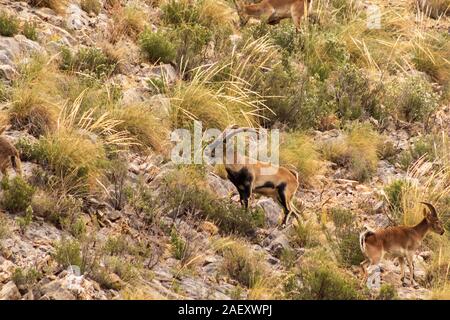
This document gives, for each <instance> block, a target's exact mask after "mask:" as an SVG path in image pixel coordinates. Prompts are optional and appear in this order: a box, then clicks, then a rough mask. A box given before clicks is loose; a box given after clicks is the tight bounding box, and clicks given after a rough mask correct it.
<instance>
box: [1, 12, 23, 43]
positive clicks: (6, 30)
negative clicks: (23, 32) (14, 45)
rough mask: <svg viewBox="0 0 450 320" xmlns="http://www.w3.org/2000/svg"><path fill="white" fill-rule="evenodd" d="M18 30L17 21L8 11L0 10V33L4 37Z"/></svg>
mask: <svg viewBox="0 0 450 320" xmlns="http://www.w3.org/2000/svg"><path fill="white" fill-rule="evenodd" d="M18 32H19V21H18V19H17V18H16V17H15V16H13V15H9V14H8V13H6V12H4V11H1V12H0V35H2V36H4V37H12V36H14V35H15V34H17V33H18Z"/></svg>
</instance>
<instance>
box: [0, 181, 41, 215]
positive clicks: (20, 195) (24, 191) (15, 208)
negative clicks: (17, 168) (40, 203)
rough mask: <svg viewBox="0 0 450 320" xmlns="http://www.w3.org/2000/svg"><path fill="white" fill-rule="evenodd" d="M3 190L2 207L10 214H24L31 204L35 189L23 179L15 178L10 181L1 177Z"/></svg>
mask: <svg viewBox="0 0 450 320" xmlns="http://www.w3.org/2000/svg"><path fill="white" fill-rule="evenodd" d="M1 187H2V190H3V198H2V201H1V204H2V207H3V208H4V209H5V210H7V211H9V212H10V213H19V212H24V211H25V210H26V209H27V208H28V206H29V205H30V204H31V199H32V197H33V194H34V192H35V189H34V188H33V187H32V186H31V185H29V184H28V183H27V182H26V181H25V180H24V179H23V178H21V177H15V178H13V179H12V180H11V181H9V180H8V178H7V177H3V180H2V182H1Z"/></svg>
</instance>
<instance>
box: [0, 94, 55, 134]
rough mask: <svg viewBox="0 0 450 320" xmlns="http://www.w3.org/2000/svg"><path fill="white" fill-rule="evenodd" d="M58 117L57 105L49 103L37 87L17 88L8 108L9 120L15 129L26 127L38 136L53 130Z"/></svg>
mask: <svg viewBox="0 0 450 320" xmlns="http://www.w3.org/2000/svg"><path fill="white" fill-rule="evenodd" d="M57 117H58V106H57V105H54V104H51V103H49V102H48V101H46V100H45V99H43V97H42V93H41V92H39V91H38V89H30V88H26V87H25V88H17V89H16V90H15V91H14V93H13V103H12V106H11V109H10V110H9V122H10V123H11V125H12V127H13V128H14V129H16V130H23V129H26V130H27V131H28V132H29V133H30V134H31V135H33V136H35V137H39V136H41V135H43V134H45V133H46V132H48V131H52V130H54V128H55V126H56V119H57Z"/></svg>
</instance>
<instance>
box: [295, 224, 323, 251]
mask: <svg viewBox="0 0 450 320" xmlns="http://www.w3.org/2000/svg"><path fill="white" fill-rule="evenodd" d="M319 232H320V230H318V229H317V228H316V226H315V225H314V224H313V223H311V222H302V223H299V224H298V225H297V226H295V231H294V233H293V236H292V237H293V240H292V241H293V242H294V243H296V244H297V245H298V246H299V247H300V248H313V247H316V246H318V245H320V241H319V237H318V235H319Z"/></svg>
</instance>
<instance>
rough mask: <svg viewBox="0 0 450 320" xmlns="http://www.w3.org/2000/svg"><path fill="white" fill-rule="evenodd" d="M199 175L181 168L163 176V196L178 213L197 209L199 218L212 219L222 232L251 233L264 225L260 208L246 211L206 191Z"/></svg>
mask: <svg viewBox="0 0 450 320" xmlns="http://www.w3.org/2000/svg"><path fill="white" fill-rule="evenodd" d="M201 179H202V178H201V177H199V176H198V173H196V172H195V170H194V171H193V170H192V169H182V170H180V171H178V172H174V173H173V174H171V175H170V176H168V177H167V178H166V181H167V187H168V188H167V190H166V199H167V200H168V201H167V203H168V205H169V207H171V208H177V210H179V212H196V215H197V216H198V217H201V218H203V219H208V220H211V221H213V222H214V223H215V224H216V225H217V226H218V227H219V228H220V230H221V231H222V232H224V233H239V234H242V235H248V234H252V233H254V231H255V228H256V227H261V226H262V225H263V224H264V214H263V212H261V211H260V210H259V209H256V210H250V209H249V210H248V211H247V210H245V209H243V208H240V207H238V206H236V205H235V204H233V203H229V202H226V201H223V200H219V199H217V197H216V196H215V195H213V194H212V193H210V192H209V191H207V190H206V189H204V188H205V186H204V185H203V183H201V182H200V181H201Z"/></svg>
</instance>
